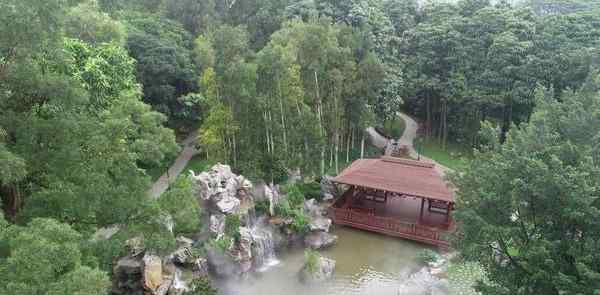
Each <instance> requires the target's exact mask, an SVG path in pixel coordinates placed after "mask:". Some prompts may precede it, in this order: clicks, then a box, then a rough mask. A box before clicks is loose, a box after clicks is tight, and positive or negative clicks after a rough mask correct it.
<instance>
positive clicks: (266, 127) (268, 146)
mask: <svg viewBox="0 0 600 295" xmlns="http://www.w3.org/2000/svg"><path fill="white" fill-rule="evenodd" d="M263 118H264V121H265V139H266V143H267V153H269V154H270V153H271V143H270V142H269V140H270V139H271V138H270V137H269V122H268V120H267V112H266V111H265V112H264V113H263Z"/></svg>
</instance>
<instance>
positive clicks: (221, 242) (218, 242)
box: [208, 235, 233, 253]
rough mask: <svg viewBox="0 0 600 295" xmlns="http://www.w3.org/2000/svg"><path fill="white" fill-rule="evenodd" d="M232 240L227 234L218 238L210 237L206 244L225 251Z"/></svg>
mask: <svg viewBox="0 0 600 295" xmlns="http://www.w3.org/2000/svg"><path fill="white" fill-rule="evenodd" d="M232 243H233V240H232V239H231V238H230V237H228V236H227V235H224V236H222V237H221V238H220V239H211V240H209V241H208V245H209V246H210V247H213V248H215V249H218V250H220V251H221V252H222V253H225V252H226V251H227V250H229V247H231V244H232Z"/></svg>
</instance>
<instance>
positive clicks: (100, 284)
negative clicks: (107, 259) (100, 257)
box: [46, 266, 111, 295]
mask: <svg viewBox="0 0 600 295" xmlns="http://www.w3.org/2000/svg"><path fill="white" fill-rule="evenodd" d="M110 286H111V283H110V281H109V279H108V276H107V275H106V273H104V272H102V271H100V270H97V269H92V268H89V267H87V266H82V267H79V268H77V269H76V270H74V271H72V272H70V273H68V274H66V275H65V276H64V277H63V278H61V279H60V280H59V281H57V282H54V283H51V284H50V290H48V293H46V294H48V295H63V294H74V295H79V294H81V295H83V294H86V295H88V294H89V295H104V294H106V292H107V290H108V288H109V287H110Z"/></svg>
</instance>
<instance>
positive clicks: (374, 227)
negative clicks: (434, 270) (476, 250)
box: [329, 190, 454, 249]
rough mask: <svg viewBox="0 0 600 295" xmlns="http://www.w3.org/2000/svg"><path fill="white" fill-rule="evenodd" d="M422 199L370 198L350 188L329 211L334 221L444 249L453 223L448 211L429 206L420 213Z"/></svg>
mask: <svg viewBox="0 0 600 295" xmlns="http://www.w3.org/2000/svg"><path fill="white" fill-rule="evenodd" d="M420 209H421V199H419V198H412V197H405V198H401V197H392V198H387V202H386V203H384V202H383V200H381V199H379V200H377V198H372V199H367V198H364V197H361V198H356V197H353V196H352V191H351V190H349V191H347V192H346V193H345V194H344V195H342V196H341V197H340V198H338V199H337V200H336V202H335V203H334V204H333V205H332V206H331V207H330V210H329V214H330V217H331V218H332V220H333V222H334V223H335V224H339V225H346V226H351V227H355V228H359V229H363V230H368V231H373V232H378V233H382V234H386V235H390V236H395V237H400V238H405V239H409V240H414V241H418V242H422V243H427V244H430V245H434V246H438V247H440V248H442V249H447V248H448V247H449V242H448V235H449V234H450V233H451V232H453V231H454V224H453V223H452V221H451V220H450V222H449V223H448V221H447V219H446V215H445V214H440V213H436V212H433V211H429V210H428V209H427V203H426V206H425V209H424V211H423V216H422V218H419V216H420Z"/></svg>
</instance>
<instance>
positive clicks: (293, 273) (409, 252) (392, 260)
mask: <svg viewBox="0 0 600 295" xmlns="http://www.w3.org/2000/svg"><path fill="white" fill-rule="evenodd" d="M333 233H334V234H336V235H338V237H339V240H338V244H337V245H336V246H334V247H332V248H331V249H328V250H325V251H321V253H322V254H323V255H324V256H326V257H329V258H332V259H334V260H336V270H335V275H334V278H333V279H332V280H331V281H328V282H325V283H322V284H320V285H311V286H307V285H304V284H302V283H300V282H299V281H298V272H299V271H300V269H301V268H302V265H303V263H304V252H303V250H302V249H296V250H291V251H288V252H287V253H282V254H281V255H280V256H281V257H280V259H279V260H280V261H281V263H279V264H278V265H276V266H273V267H272V268H270V269H268V270H266V271H264V272H261V273H257V274H255V275H253V277H251V278H249V279H248V280H245V281H235V282H221V286H220V287H221V290H222V292H221V293H222V294H223V295H270V294H282V295H325V294H327V295H354V294H377V295H396V294H398V288H399V286H400V285H401V284H402V282H403V281H405V280H406V278H407V277H408V275H409V274H410V273H412V272H415V271H417V270H418V268H419V265H418V263H417V262H416V260H415V259H416V253H417V252H418V251H419V250H421V249H423V247H424V246H423V245H421V244H417V243H414V242H410V241H406V240H402V239H397V238H391V237H386V236H383V235H378V234H374V233H370V232H365V231H360V230H355V229H350V228H344V227H336V228H334V229H333Z"/></svg>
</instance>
